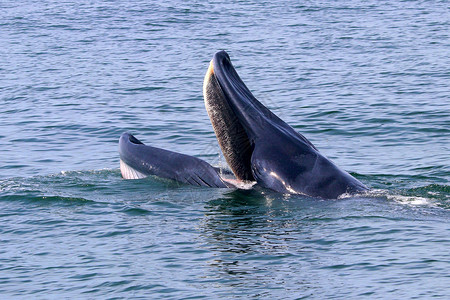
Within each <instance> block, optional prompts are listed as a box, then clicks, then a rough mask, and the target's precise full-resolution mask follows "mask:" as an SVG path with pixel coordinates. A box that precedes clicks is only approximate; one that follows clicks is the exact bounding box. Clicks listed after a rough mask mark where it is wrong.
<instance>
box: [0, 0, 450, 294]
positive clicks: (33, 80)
mask: <svg viewBox="0 0 450 300" xmlns="http://www.w3.org/2000/svg"><path fill="white" fill-rule="evenodd" d="M449 28H450V5H449V2H448V1H316V0H313V1H266V2H265V1H254V2H250V1H249V2H247V1H221V0H217V1H209V2H208V1H178V2H177V1H95V0H93V1H92V0H89V1H73V0H67V1H37V0H36V1H28V0H24V1H11V0H4V1H1V2H0V103H1V105H0V224H1V225H0V243H1V247H0V297H1V298H2V299H15V298H20V299H67V298H75V299H122V298H128V299H201V298H204V299H232V298H233V299H234V298H240V299H249V298H253V299H303V298H311V299H333V298H334V299H355V298H369V299H380V298H384V299H429V298H432V297H435V298H442V299H448V296H449V295H450V251H449V250H450V183H449V180H450V30H449ZM219 50H226V51H227V52H228V53H229V54H230V57H231V59H232V62H233V64H234V66H235V67H236V69H237V71H238V73H239V74H240V76H241V78H242V79H243V80H244V82H245V83H246V84H247V86H248V87H249V88H250V90H251V91H252V92H253V93H254V95H255V96H256V97H257V98H258V99H259V100H260V101H261V102H262V103H263V104H264V105H266V106H267V107H268V108H269V109H271V110H272V111H273V112H274V113H275V114H277V115H278V116H279V117H281V118H282V119H283V120H285V121H286V122H287V123H288V124H290V125H291V126H293V127H294V128H295V129H296V130H298V131H299V132H301V133H302V134H303V135H305V136H306V137H307V138H308V139H309V140H310V141H311V142H312V143H313V144H314V145H315V146H316V147H317V148H318V149H319V150H320V151H321V152H322V153H324V154H325V155H326V156H327V157H329V158H330V159H332V160H333V161H334V162H335V163H336V164H337V165H339V166H340V167H341V168H343V169H345V170H347V171H349V172H351V174H353V175H354V176H355V177H356V178H358V179H359V180H361V181H362V182H363V183H365V184H366V185H367V186H369V187H370V188H371V189H372V190H371V192H369V193H368V194H367V195H364V196H358V197H344V198H342V199H339V200H320V199H313V198H308V197H304V196H299V195H282V194H277V193H274V192H271V191H268V190H264V189H262V188H259V187H255V188H253V189H251V190H232V189H228V190H227V189H212V188H198V187H192V186H187V185H181V184H178V183H174V182H169V181H166V180H162V179H158V178H146V179H142V180H123V179H122V178H121V175H120V171H119V155H118V140H119V136H120V135H121V133H123V132H125V131H129V132H131V133H133V134H134V135H136V137H137V138H139V139H141V140H142V141H143V142H145V143H148V144H150V145H153V146H157V147H160V148H164V149H169V150H172V151H177V152H181V153H185V154H189V155H194V156H197V157H199V158H202V159H204V160H206V161H208V162H209V163H211V164H213V165H224V164H225V162H224V159H223V158H222V157H221V154H220V149H219V146H218V144H217V141H216V138H215V135H214V132H213V129H212V126H211V123H210V121H209V118H208V115H207V113H206V110H205V108H204V104H203V96H202V83H203V77H204V74H205V72H206V70H207V67H208V64H209V61H210V60H211V59H212V56H213V55H214V53H215V52H216V51H219Z"/></svg>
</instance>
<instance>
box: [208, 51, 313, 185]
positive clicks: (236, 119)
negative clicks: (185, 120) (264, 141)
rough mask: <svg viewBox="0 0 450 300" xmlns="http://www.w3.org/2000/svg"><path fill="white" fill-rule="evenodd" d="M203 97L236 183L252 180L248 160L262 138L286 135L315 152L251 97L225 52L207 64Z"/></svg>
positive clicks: (301, 137) (301, 138)
mask: <svg viewBox="0 0 450 300" xmlns="http://www.w3.org/2000/svg"><path fill="white" fill-rule="evenodd" d="M203 96H204V100H205V106H206V110H207V112H208V115H209V118H210V119H211V123H212V125H213V128H214V131H215V133H216V137H217V140H218V142H219V145H220V147H221V149H222V152H223V154H224V156H225V159H226V161H227V163H228V165H229V166H230V168H231V170H232V171H233V173H234V175H235V176H236V178H237V179H239V180H251V181H253V180H255V177H254V174H253V173H252V164H251V157H252V153H253V151H254V147H255V142H256V141H257V140H258V139H261V137H266V136H271V135H272V136H281V135H284V136H289V137H290V138H291V139H296V140H300V142H301V143H305V144H307V145H308V146H311V147H312V148H313V149H315V147H314V146H313V145H312V144H311V143H310V142H309V141H308V140H307V139H305V138H304V137H303V136H301V135H299V134H298V133H297V132H295V131H294V129H292V127H291V126H289V125H288V124H286V123H285V122H284V121H282V120H281V119H280V118H278V117H277V116H276V115H275V114H273V113H272V112H271V111H270V110H269V109H268V108H266V107H265V106H264V105H263V104H261V103H260V102H259V101H258V100H257V99H256V98H255V97H254V96H253V94H252V93H251V92H250V90H249V89H248V88H247V86H246V85H245V84H244V82H243V81H242V80H241V78H240V77H239V75H238V74H237V72H236V70H235V69H234V67H233V65H232V64H231V61H230V57H229V56H228V54H227V53H226V52H225V51H220V52H217V53H216V54H215V55H214V57H213V59H212V60H211V62H210V65H209V68H208V71H207V72H206V75H205V79H204V81H203Z"/></svg>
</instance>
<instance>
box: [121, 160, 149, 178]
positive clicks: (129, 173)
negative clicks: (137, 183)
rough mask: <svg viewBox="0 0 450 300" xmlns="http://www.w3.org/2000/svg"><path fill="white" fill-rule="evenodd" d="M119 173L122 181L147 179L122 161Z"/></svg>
mask: <svg viewBox="0 0 450 300" xmlns="http://www.w3.org/2000/svg"><path fill="white" fill-rule="evenodd" d="M120 172H121V173H122V177H123V178H124V179H142V178H145V177H147V176H146V175H144V174H142V173H141V172H139V171H136V170H135V169H133V168H132V167H130V166H129V165H127V164H126V163H125V162H124V161H123V160H120Z"/></svg>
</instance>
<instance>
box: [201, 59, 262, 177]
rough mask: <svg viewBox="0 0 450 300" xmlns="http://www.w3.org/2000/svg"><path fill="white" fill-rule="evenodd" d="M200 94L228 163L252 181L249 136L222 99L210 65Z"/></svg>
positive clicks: (235, 173)
mask: <svg viewBox="0 0 450 300" xmlns="http://www.w3.org/2000/svg"><path fill="white" fill-rule="evenodd" d="M203 96H204V99H205V107H206V111H207V112H208V115H209V118H210V120H211V123H212V126H213V128H214V132H215V133H216V137H217V140H218V142H219V145H220V148H221V149H222V153H223V155H224V157H225V159H226V161H227V163H228V165H229V166H230V168H231V170H232V171H233V173H234V175H235V176H236V178H238V179H240V180H249V181H253V180H254V178H253V175H252V171H251V166H250V159H251V155H252V147H251V144H250V141H249V138H248V136H247V134H246V132H245V130H244V127H242V125H241V124H240V122H239V120H238V118H237V117H236V115H235V113H234V112H233V111H232V109H231V107H230V106H229V104H228V102H227V101H226V98H225V95H224V93H223V91H222V88H221V87H220V84H219V82H218V81H217V78H216V76H215V75H214V72H213V70H212V66H210V68H209V69H208V72H207V73H206V76H205V80H204V82H203Z"/></svg>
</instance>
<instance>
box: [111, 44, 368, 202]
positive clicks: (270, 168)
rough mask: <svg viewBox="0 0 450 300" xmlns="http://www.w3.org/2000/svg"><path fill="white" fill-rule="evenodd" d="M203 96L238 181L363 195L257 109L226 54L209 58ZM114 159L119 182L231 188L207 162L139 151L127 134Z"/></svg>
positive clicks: (322, 194)
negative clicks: (156, 180)
mask: <svg viewBox="0 0 450 300" xmlns="http://www.w3.org/2000/svg"><path fill="white" fill-rule="evenodd" d="M203 94H204V98H205V106H206V110H207V112H208V115H209V117H210V119H211V123H212V125H213V128H214V131H215V133H216V136H217V140H218V142H219V145H220V146H221V149H222V152H223V154H224V156H225V159H226V160H227V162H228V164H229V166H230V168H231V170H232V171H233V173H234V175H235V176H236V178H237V180H238V181H256V182H257V183H258V185H260V186H262V187H264V188H268V189H271V190H274V191H276V192H280V193H288V194H303V195H308V196H311V197H318V198H325V199H336V198H338V197H339V196H340V195H343V194H355V193H362V192H365V191H367V190H368V188H367V187H366V186H365V185H364V184H362V183H361V182H360V181H358V180H357V179H356V178H354V177H353V176H351V175H350V174H349V173H347V172H345V171H343V170H341V169H340V168H338V167H337V166H336V165H335V164H334V163H333V162H331V161H330V160H329V159H327V158H326V157H325V156H323V155H322V154H321V153H320V152H319V151H318V150H317V149H316V147H315V146H314V145H313V144H312V143H311V142H310V141H308V140H307V139H306V138H305V137H304V136H303V135H301V134H300V133H298V132H296V131H295V130H294V129H293V128H292V127H291V126H289V125H288V124H286V123H285V122H284V121H283V120H281V119H280V118H278V117H277V116H276V115H275V114H273V113H272V112H271V111H270V110H269V109H267V108H266V107H265V106H264V105H263V104H261V103H260V102H259V101H258V100H257V99H256V98H255V97H254V96H253V94H252V93H251V92H250V90H249V89H248V88H247V87H246V85H245V84H244V82H243V81H242V80H241V78H240V77H239V75H238V74H237V72H236V70H235V69H234V67H233V65H232V64H231V61H230V58H229V56H228V54H227V53H226V52H225V51H220V52H217V53H216V54H215V55H214V57H213V59H212V61H211V63H210V66H209V69H208V71H207V73H206V76H205V80H204V85H203ZM119 154H120V159H121V170H122V175H123V177H124V178H128V179H134V178H142V177H145V176H147V175H156V176H159V177H163V178H168V179H172V180H175V181H178V182H182V183H187V184H192V185H198V186H208V187H219V188H226V187H235V186H234V183H233V182H230V181H229V180H228V181H226V180H224V179H223V178H221V176H220V172H219V170H218V169H217V168H214V167H212V166H211V165H209V164H208V163H207V162H205V161H203V160H201V159H198V158H196V157H192V156H188V155H184V154H180V153H176V152H172V151H168V150H164V149H160V148H156V147H152V146H147V145H144V144H143V143H142V142H140V141H139V140H138V139H136V138H135V137H134V136H132V135H131V134H129V133H124V134H122V136H121V137H120V141H119Z"/></svg>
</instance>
